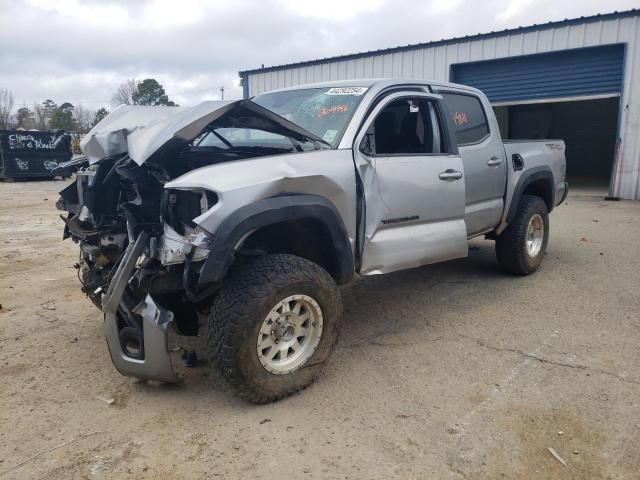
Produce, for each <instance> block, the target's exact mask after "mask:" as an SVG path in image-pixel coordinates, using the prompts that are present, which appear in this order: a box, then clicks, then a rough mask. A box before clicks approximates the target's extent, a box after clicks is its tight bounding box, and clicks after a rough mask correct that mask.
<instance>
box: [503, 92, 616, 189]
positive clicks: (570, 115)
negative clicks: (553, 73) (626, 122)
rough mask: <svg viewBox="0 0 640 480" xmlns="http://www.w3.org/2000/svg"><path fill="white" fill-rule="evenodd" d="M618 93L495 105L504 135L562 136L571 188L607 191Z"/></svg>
mask: <svg viewBox="0 0 640 480" xmlns="http://www.w3.org/2000/svg"><path fill="white" fill-rule="evenodd" d="M619 103H620V102H619V97H617V96H616V97H611V98H599V99H591V100H575V101H559V102H545V103H531V104H516V105H502V106H495V107H494V110H495V111H496V116H497V118H498V123H499V124H500V131H501V134H502V136H503V138H507V139H512V140H521V139H544V138H550V139H562V140H564V141H565V144H566V147H567V151H566V157H567V181H568V182H569V185H570V187H571V189H572V190H574V191H576V189H578V190H582V191H585V192H592V193H595V194H601V195H607V192H608V189H609V183H610V181H611V170H612V166H613V161H614V157H615V150H616V139H617V131H618V110H619Z"/></svg>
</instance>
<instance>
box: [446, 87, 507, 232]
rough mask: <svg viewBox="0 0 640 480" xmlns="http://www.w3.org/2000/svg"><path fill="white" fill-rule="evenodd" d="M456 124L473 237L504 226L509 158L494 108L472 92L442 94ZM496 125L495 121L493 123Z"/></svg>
mask: <svg viewBox="0 0 640 480" xmlns="http://www.w3.org/2000/svg"><path fill="white" fill-rule="evenodd" d="M439 93H440V94H442V96H443V98H444V102H445V105H446V108H447V110H448V114H449V115H450V117H451V121H452V123H453V129H454V131H455V138H456V142H457V145H458V149H459V151H460V156H461V157H462V162H463V163H464V172H465V177H466V193H465V196H466V198H465V216H464V218H465V223H466V225H467V232H468V235H469V236H473V235H474V234H478V233H482V232H485V231H487V230H491V229H492V228H494V227H495V226H496V225H498V224H499V223H500V219H501V217H502V212H503V209H504V193H505V188H506V175H507V169H506V159H505V153H504V147H503V145H502V140H501V138H500V135H498V134H497V133H496V132H497V125H492V123H491V121H490V119H491V120H493V119H494V118H495V117H494V116H493V112H491V111H489V112H487V110H490V109H491V105H490V104H489V103H488V102H486V101H483V100H481V98H480V97H478V96H476V95H473V94H472V93H471V92H464V93H463V92H461V91H445V90H441V91H439ZM493 123H495V121H494V122H493Z"/></svg>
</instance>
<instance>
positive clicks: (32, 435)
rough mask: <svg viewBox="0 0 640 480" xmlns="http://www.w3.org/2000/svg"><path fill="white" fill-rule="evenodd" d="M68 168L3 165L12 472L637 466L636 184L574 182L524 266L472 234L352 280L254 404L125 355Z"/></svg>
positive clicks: (559, 473) (8, 474)
mask: <svg viewBox="0 0 640 480" xmlns="http://www.w3.org/2000/svg"><path fill="white" fill-rule="evenodd" d="M63 186H64V183H63V182H35V183H13V184H0V225H1V228H0V303H1V304H2V308H1V310H0V380H1V381H2V388H1V389H0V405H1V408H0V478H1V479H2V480H5V479H24V478H47V479H49V480H53V479H68V478H90V479H93V478H98V479H102V478H109V479H112V478H113V479H120V478H150V479H151V478H153V479H183V478H184V479H191V478H216V477H221V478H242V479H250V478H292V479H306V478H323V479H324V478H330V479H333V478H336V479H337V478H340V479H348V478H350V479H364V478H384V479H388V478H407V479H411V478H415V479H424V478H430V479H431V478H433V479H436V478H437V479H440V478H444V479H446V478H451V479H457V478H470V479H471V478H473V479H481V478H491V479H495V478H512V479H522V478H532V479H536V478H540V479H548V478H554V479H565V478H575V479H587V478H588V479H595V478H610V479H622V478H628V479H636V478H638V472H639V471H640V408H639V406H640V371H639V367H640V348H638V347H639V345H640V317H639V313H638V312H640V274H639V273H638V272H640V247H639V246H638V245H639V244H640V243H639V240H638V239H639V238H640V203H633V202H604V201H601V200H600V199H598V198H595V197H585V196H581V197H575V196H570V197H569V199H568V201H567V202H566V205H563V206H562V207H561V208H558V209H557V210H556V211H555V212H554V213H553V214H552V216H551V229H552V231H551V238H550V241H549V248H548V254H547V258H546V259H545V262H544V263H543V266H542V268H541V269H540V270H539V271H538V273H536V274H535V275H533V276H530V277H526V278H516V277H510V276H505V275H503V274H501V273H499V272H498V271H497V270H496V265H495V260H494V256H493V243H492V242H489V241H474V242H473V243H472V247H471V248H472V250H471V252H470V257H469V258H467V259H463V260H458V261H453V262H449V263H445V264H441V265H434V266H431V267H426V268H419V269H415V270H411V271H407V272H402V273H397V274H392V275H387V276H381V277H376V278H369V279H366V280H361V281H358V282H357V283H355V284H354V285H352V286H349V287H346V288H344V289H343V296H344V304H345V314H344V328H343V333H342V337H341V340H340V343H339V345H338V348H337V351H336V352H335V354H334V356H333V358H332V361H331V362H330V364H329V365H328V368H327V369H326V373H325V374H324V375H323V376H322V377H321V378H320V379H319V381H318V382H316V383H315V384H314V385H313V386H311V387H310V388H308V389H307V390H305V391H303V392H302V393H300V394H298V395H296V396H294V397H291V398H289V399H286V400H284V401H281V402H279V403H277V404H271V405H267V406H255V405H251V404H247V403H244V402H242V401H240V400H237V399H235V398H233V397H232V396H231V395H230V394H229V392H228V391H227V390H226V388H225V387H224V385H222V384H221V383H220V382H219V381H212V380H211V378H209V376H208V371H207V368H206V366H204V365H203V366H201V367H198V368H196V369H193V370H190V371H189V375H188V377H187V379H186V382H185V383H184V384H183V385H181V386H162V385H148V384H145V383H142V382H136V381H135V380H133V379H129V378H124V377H122V376H120V375H119V374H118V373H117V372H116V371H115V370H114V368H113V366H112V365H111V361H110V359H109V354H108V352H107V348H106V345H105V341H104V337H103V332H102V321H101V315H100V313H99V312H98V311H97V310H96V309H95V308H94V307H93V306H92V304H91V303H90V302H89V301H88V300H87V299H86V298H84V296H83V295H82V294H81V292H80V290H79V288H78V280H77V278H76V272H75V270H74V269H73V268H72V265H73V263H74V262H75V259H76V246H75V245H74V244H73V243H71V242H70V241H66V242H64V243H63V242H62V241H61V232H62V223H61V222H60V220H59V219H58V218H57V212H56V211H55V209H54V203H55V200H56V197H57V195H56V192H57V191H58V190H60V189H61V188H62V187H63ZM212 384H213V385H212ZM97 397H103V398H113V399H114V400H115V401H114V403H113V404H111V405H109V404H107V403H105V402H104V401H102V400H100V399H98V398H97ZM549 448H552V449H554V451H555V452H556V453H557V455H558V456H559V457H560V458H561V459H562V460H563V461H564V462H565V463H566V466H564V465H563V464H562V463H561V462H560V461H559V460H557V459H556V458H554V457H553V456H552V454H551V453H550V452H549V450H548V449H549ZM22 462H25V463H23V464H21V463H22ZM16 465H20V466H18V467H17V468H14V467H15V466H16Z"/></svg>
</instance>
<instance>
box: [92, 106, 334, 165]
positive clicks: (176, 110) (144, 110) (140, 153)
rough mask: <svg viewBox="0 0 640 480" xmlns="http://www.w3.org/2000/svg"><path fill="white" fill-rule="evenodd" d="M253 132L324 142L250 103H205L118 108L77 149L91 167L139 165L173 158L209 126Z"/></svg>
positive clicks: (94, 128)
mask: <svg viewBox="0 0 640 480" xmlns="http://www.w3.org/2000/svg"><path fill="white" fill-rule="evenodd" d="M214 122H215V126H216V127H217V128H220V127H235V128H255V129H259V130H264V131H267V132H271V133H276V134H280V135H286V136H291V137H293V138H295V139H297V140H301V141H308V140H312V141H316V142H321V143H323V144H326V142H325V141H324V140H322V139H320V138H318V137H317V136H315V135H314V134H312V133H310V132H308V131H306V130H305V129H303V128H301V127H299V126H297V125H295V124H293V123H291V122H289V121H288V120H286V119H284V118H282V117H280V116H278V115H276V114H275V113H273V112H271V111H269V110H267V109H265V108H263V107H261V106H260V105H258V104H256V103H253V102H252V101H250V100H235V101H208V102H203V103H201V104H199V105H196V106H195V107H146V106H140V105H121V106H120V107H118V108H116V109H115V110H114V111H113V112H111V113H110V114H109V115H107V116H106V117H105V118H103V119H102V121H100V123H98V124H97V125H96V126H95V127H93V128H92V129H91V131H90V132H89V133H88V134H87V135H86V136H85V137H84V138H83V139H82V142H80V146H81V147H82V150H83V152H84V153H85V155H87V157H88V158H89V163H95V162H97V161H99V160H101V159H102V158H104V157H107V156H110V155H117V154H122V153H127V152H128V153H129V156H130V157H131V158H132V159H133V161H134V162H136V163H137V164H138V165H142V164H143V163H144V162H146V161H147V160H148V159H149V158H151V157H152V156H153V157H161V156H162V157H164V156H167V155H171V154H176V153H178V152H179V151H180V149H182V148H183V147H184V146H185V145H186V144H188V143H189V142H191V141H193V140H194V139H195V138H196V137H198V135H200V134H201V133H202V132H203V130H205V129H206V128H207V126H208V125H210V124H212V123H214Z"/></svg>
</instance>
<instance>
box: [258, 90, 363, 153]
mask: <svg viewBox="0 0 640 480" xmlns="http://www.w3.org/2000/svg"><path fill="white" fill-rule="evenodd" d="M366 91H367V87H331V88H328V87H325V88H307V89H303V90H288V91H284V92H274V93H265V94H263V95H258V96H257V97H254V98H252V101H253V102H255V103H257V104H258V105H260V106H261V107H264V108H266V109H267V110H271V111H272V112H273V113H275V114H277V115H280V116H281V117H283V118H286V119H287V120H289V121H290V122H292V123H295V124H296V125H298V126H300V127H302V128H304V129H305V130H308V131H309V132H311V133H313V134H315V135H317V136H318V137H320V138H322V139H323V140H324V141H325V142H327V143H329V144H330V145H331V146H332V147H336V146H337V144H338V142H339V141H340V138H341V137H342V133H343V132H344V129H345V128H346V127H347V124H348V123H349V120H351V117H352V115H353V112H354V111H355V109H356V108H357V106H358V104H359V103H360V100H361V99H362V96H363V94H364V93H365V92H366Z"/></svg>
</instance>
